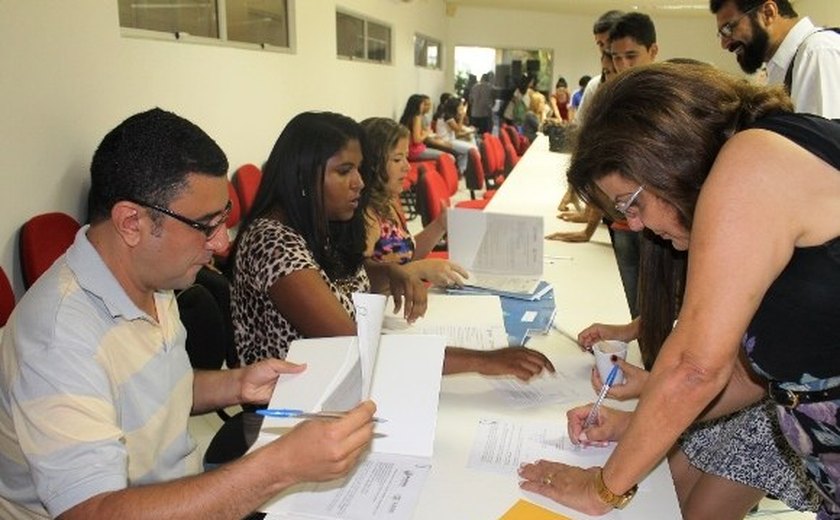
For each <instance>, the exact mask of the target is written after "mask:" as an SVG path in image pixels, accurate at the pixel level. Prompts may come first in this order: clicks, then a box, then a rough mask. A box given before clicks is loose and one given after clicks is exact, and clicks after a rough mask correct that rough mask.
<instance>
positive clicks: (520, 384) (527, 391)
mask: <svg viewBox="0 0 840 520" xmlns="http://www.w3.org/2000/svg"><path fill="white" fill-rule="evenodd" d="M555 370H556V372H555V373H554V374H552V373H550V372H548V371H546V370H544V371H543V372H542V373H541V374H539V375H538V376H535V377H532V378H531V379H529V380H528V381H527V382H526V381H520V380H519V379H516V378H513V377H496V378H492V379H490V382H491V384H492V385H493V388H494V389H495V390H496V391H497V392H499V393H500V394H501V395H502V397H503V398H504V399H505V400H506V401H507V402H508V403H509V404H511V405H512V406H514V407H516V408H527V407H530V406H537V405H543V404H548V403H563V402H571V401H584V400H587V399H589V400H591V399H592V395H593V394H592V390H588V389H580V388H578V387H577V386H575V385H569V384H568V383H567V382H568V381H572V379H570V378H572V377H578V376H576V375H572V374H569V373H566V372H564V370H563V368H562V367H560V368H557V367H556V366H555Z"/></svg>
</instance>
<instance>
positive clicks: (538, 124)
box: [522, 92, 561, 142]
mask: <svg viewBox="0 0 840 520" xmlns="http://www.w3.org/2000/svg"><path fill="white" fill-rule="evenodd" d="M550 112H551V110H550V109H549V108H548V105H547V104H546V102H545V96H543V95H542V93H541V92H534V93H533V94H531V105H530V106H529V107H528V113H527V114H525V122H524V123H523V125H522V134H523V135H524V136H525V137H527V138H528V139H529V141H530V142H534V139H536V138H537V132H541V131H542V129H543V125H545V124H546V123H556V124H559V123H561V120H560V119H559V118H556V117H554V116H553V115H552V114H551V113H550Z"/></svg>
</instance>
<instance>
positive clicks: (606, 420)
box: [566, 367, 631, 446]
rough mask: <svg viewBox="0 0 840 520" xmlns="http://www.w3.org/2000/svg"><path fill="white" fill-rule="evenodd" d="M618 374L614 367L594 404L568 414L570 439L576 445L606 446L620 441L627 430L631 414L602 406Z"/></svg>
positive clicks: (574, 409) (572, 410)
mask: <svg viewBox="0 0 840 520" xmlns="http://www.w3.org/2000/svg"><path fill="white" fill-rule="evenodd" d="M617 373H618V368H617V367H613V369H612V370H611V371H610V374H609V375H608V376H607V382H606V383H604V386H603V387H602V388H601V392H599V394H598V399H597V400H596V401H595V403H594V404H592V405H586V406H579V407H577V408H573V409H571V410H569V411H568V412H567V413H566V416H567V418H568V429H569V438H570V439H571V440H572V442H574V443H575V444H578V443H582V444H585V445H596V446H604V445H606V444H607V443H608V442H609V441H616V440H618V439H619V438H620V437H621V435H622V434H623V433H624V431H625V430H626V429H627V426H628V425H629V423H630V415H631V412H625V411H621V410H615V409H613V408H609V407H606V406H602V405H603V402H604V399H605V398H606V395H607V392H609V389H610V385H611V384H612V383H613V382H614V381H615V377H616V375H617Z"/></svg>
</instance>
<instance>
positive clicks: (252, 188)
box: [233, 164, 262, 217]
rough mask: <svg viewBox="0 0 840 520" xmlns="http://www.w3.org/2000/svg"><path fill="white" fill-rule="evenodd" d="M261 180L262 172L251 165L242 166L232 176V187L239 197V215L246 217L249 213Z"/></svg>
mask: <svg viewBox="0 0 840 520" xmlns="http://www.w3.org/2000/svg"><path fill="white" fill-rule="evenodd" d="M261 180H262V171H261V170H260V169H259V168H258V167H257V166H256V165H253V164H243V165H242V166H240V167H239V169H238V170H236V173H234V174H233V187H234V188H236V193H237V194H238V195H239V206H240V215H241V216H242V217H244V216H246V215H247V214H248V212H250V211H251V206H253V204H254V199H255V198H256V197H257V190H258V189H259V187H260V181H261Z"/></svg>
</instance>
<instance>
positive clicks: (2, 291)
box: [0, 267, 15, 327]
mask: <svg viewBox="0 0 840 520" xmlns="http://www.w3.org/2000/svg"><path fill="white" fill-rule="evenodd" d="M14 308H15V293H14V291H12V285H11V284H10V283H9V279H8V278H7V277H6V271H4V270H3V268H2V267H0V327H4V326H5V325H6V322H7V321H8V320H9V316H11V314H12V309H14Z"/></svg>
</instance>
